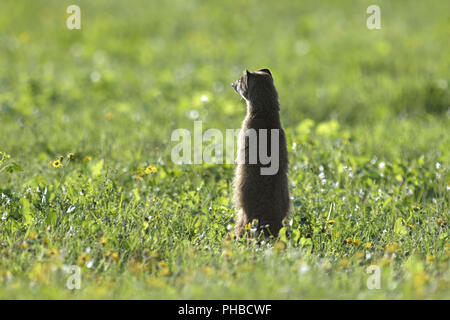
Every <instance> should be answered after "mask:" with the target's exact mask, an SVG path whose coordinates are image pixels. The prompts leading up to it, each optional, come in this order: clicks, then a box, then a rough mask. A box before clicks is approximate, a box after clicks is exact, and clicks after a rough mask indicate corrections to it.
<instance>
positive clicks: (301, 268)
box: [298, 263, 310, 274]
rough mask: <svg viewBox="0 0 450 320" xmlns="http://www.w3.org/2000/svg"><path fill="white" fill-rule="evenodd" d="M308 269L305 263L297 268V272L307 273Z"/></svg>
mask: <svg viewBox="0 0 450 320" xmlns="http://www.w3.org/2000/svg"><path fill="white" fill-rule="evenodd" d="M309 269H310V267H309V266H308V265H307V264H306V263H304V264H302V265H301V266H300V267H299V268H298V272H299V273H300V274H303V273H306V272H308V271H309Z"/></svg>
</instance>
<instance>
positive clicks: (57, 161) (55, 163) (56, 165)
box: [52, 160, 61, 169]
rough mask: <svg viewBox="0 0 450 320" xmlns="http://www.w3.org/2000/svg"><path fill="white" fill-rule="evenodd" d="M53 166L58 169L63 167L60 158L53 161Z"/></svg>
mask: <svg viewBox="0 0 450 320" xmlns="http://www.w3.org/2000/svg"><path fill="white" fill-rule="evenodd" d="M52 166H53V168H56V169H57V168H59V167H61V161H59V160H56V161H53V162H52Z"/></svg>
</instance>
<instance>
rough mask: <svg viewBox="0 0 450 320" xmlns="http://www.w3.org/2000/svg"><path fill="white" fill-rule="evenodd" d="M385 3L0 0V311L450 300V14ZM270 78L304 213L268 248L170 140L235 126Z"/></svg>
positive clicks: (211, 168) (209, 172) (225, 181)
mask: <svg viewBox="0 0 450 320" xmlns="http://www.w3.org/2000/svg"><path fill="white" fill-rule="evenodd" d="M376 2H377V4H378V5H379V6H380V7H381V25H382V28H381V29H380V30H368V28H367V27H366V19H367V17H368V14H366V8H367V7H368V6H369V5H370V4H373V3H374V1H372V0H371V1H365V0H363V1H332V0H329V1H320V2H318V1H287V0H286V1H281V0H278V1H270V2H269V1H267V2H262V1H256V0H253V1H222V2H214V1H181V0H178V1H144V0H142V1H106V0H98V1H87V0H79V1H76V4H77V5H79V6H80V8H81V30H68V29H67V28H66V19H67V17H68V16H69V14H67V13H66V8H67V6H68V5H70V4H72V3H73V1H56V0H53V1H44V0H34V1H13V0H2V1H1V2H0V12H1V14H0V70H1V71H0V152H1V153H0V196H1V198H0V298H12V299H16V298H26V299H33V298H44V299H56V298H63V299H66V298H67V299H80V298H88V299H103V298H114V299H123V298H137V299H163V298H164V299H179V298H184V299H227V298H236V299H241V298H242V299H311V298H319V299H323V298H327V299H341V298H344V299H380V298H386V299H413V298H414V299H424V298H435V299H450V268H449V258H450V239H449V234H448V223H449V213H450V212H449V195H450V176H449V171H448V169H449V160H450V140H449V137H450V135H449V134H450V129H449V128H450V111H449V110H450V109H449V107H450V101H449V100H450V99H449V89H448V86H449V81H450V73H449V70H450V59H449V53H450V42H449V41H448V39H449V36H450V32H449V30H450V15H449V12H450V2H448V1H443V0H442V1H385V0H377V1H376ZM262 67H269V68H270V69H271V71H272V74H273V76H274V79H275V84H276V86H277V89H278V92H279V95H280V103H281V118H282V122H283V125H284V127H285V131H286V134H287V139H288V145H289V152H290V171H289V180H290V186H291V196H292V203H293V207H292V214H291V216H290V218H289V219H288V220H287V221H286V225H285V227H284V228H283V229H282V232H281V235H280V238H279V239H278V240H276V241H270V242H266V243H263V244H262V245H257V244H255V243H254V242H252V241H251V240H248V239H247V240H245V239H239V240H236V239H234V238H233V237H232V236H230V233H231V231H232V228H233V227H234V220H235V211H234V209H233V206H232V202H231V199H232V189H231V181H232V177H233V170H234V166H233V165H219V164H217V165H206V164H205V165H176V164H174V163H173V162H172V160H171V157H170V154H171V149H172V147H173V143H172V142H171V140H170V137H171V133H172V131H173V130H175V129H177V128H186V129H189V130H191V131H192V129H193V121H194V120H202V121H203V129H204V130H206V129H208V128H218V129H220V130H223V131H224V130H225V129H227V128H239V127H240V125H241V121H242V119H243V117H244V115H245V105H244V104H243V102H242V101H240V99H239V97H238V96H237V95H236V94H235V93H234V92H233V90H232V88H231V86H230V84H231V82H232V81H234V80H236V79H237V78H238V77H239V75H240V74H241V72H242V70H244V69H245V68H248V69H250V70H254V69H258V68H262ZM60 159H61V160H62V161H61V163H59V162H58V161H59V160H60ZM146 169H147V170H146ZM72 265H75V266H79V267H80V271H81V287H80V289H75V290H69V289H68V288H67V286H66V284H67V281H68V279H69V277H70V276H71V275H70V274H69V273H67V272H66V271H67V270H66V268H67V267H68V266H72ZM371 265H376V266H378V267H379V269H377V270H379V272H380V281H381V282H380V289H369V288H368V286H367V281H368V280H369V282H370V281H371V280H370V279H372V278H370V277H371V276H373V275H376V273H374V274H369V273H368V272H367V268H368V267H369V266H371Z"/></svg>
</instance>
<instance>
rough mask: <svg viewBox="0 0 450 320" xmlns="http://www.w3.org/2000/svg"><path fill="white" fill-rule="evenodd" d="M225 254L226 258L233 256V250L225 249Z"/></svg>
mask: <svg viewBox="0 0 450 320" xmlns="http://www.w3.org/2000/svg"><path fill="white" fill-rule="evenodd" d="M223 255H224V256H225V257H226V258H231V256H233V252H231V251H230V250H225V251H224V252H223Z"/></svg>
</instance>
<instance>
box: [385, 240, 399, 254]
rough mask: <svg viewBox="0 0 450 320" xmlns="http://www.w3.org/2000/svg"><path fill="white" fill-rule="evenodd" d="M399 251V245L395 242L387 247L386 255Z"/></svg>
mask: <svg viewBox="0 0 450 320" xmlns="http://www.w3.org/2000/svg"><path fill="white" fill-rule="evenodd" d="M397 249H398V243H396V242H394V243H393V244H390V245H388V246H386V249H385V252H386V253H394V252H395V251H397Z"/></svg>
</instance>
